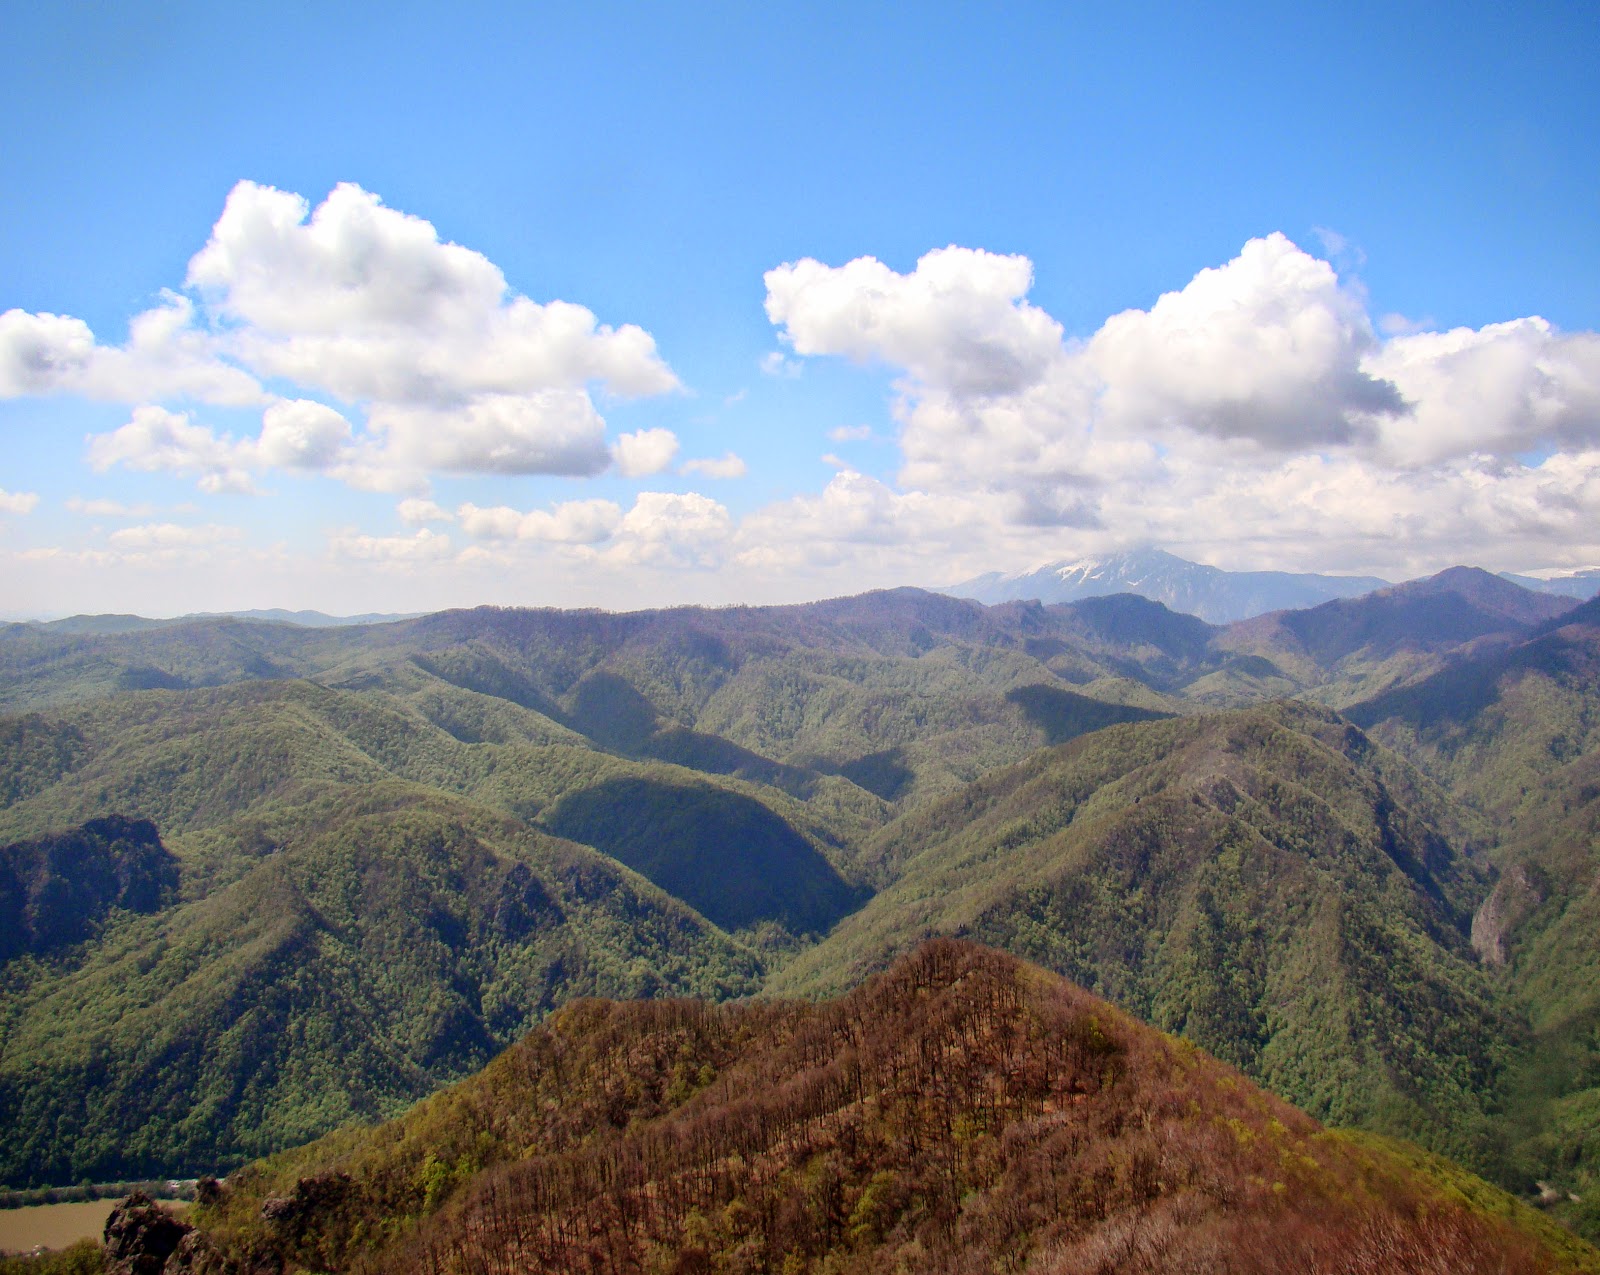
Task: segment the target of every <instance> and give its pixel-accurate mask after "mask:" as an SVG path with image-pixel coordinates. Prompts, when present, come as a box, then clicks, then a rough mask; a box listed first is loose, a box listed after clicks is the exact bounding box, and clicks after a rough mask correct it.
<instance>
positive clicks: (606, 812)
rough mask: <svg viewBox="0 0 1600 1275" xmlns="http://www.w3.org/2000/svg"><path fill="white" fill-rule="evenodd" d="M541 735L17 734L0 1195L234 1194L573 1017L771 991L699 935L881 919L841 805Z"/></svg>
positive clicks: (91, 726)
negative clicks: (134, 865) (168, 1178)
mask: <svg viewBox="0 0 1600 1275" xmlns="http://www.w3.org/2000/svg"><path fill="white" fill-rule="evenodd" d="M462 694H463V695H467V694H468V693H465V692H463V693H462ZM522 712H523V710H519V709H516V708H515V706H512V705H505V706H504V711H502V712H499V713H498V714H495V715H494V721H495V724H496V726H497V733H500V734H502V735H504V736H509V737H510V740H509V742H505V743H490V742H476V743H467V742H464V741H463V740H462V739H460V738H457V737H456V736H455V735H452V734H450V733H448V732H447V731H445V730H443V729H441V728H440V727H438V726H436V725H434V724H433V722H431V721H430V720H428V718H427V717H426V716H424V714H423V713H422V712H421V711H420V710H418V709H417V708H416V707H415V706H414V705H412V704H409V703H406V702H404V701H401V700H398V699H396V698H394V697H392V696H388V695H384V694H382V693H378V692H372V691H367V692H350V691H335V690H330V689H328V688H326V687H321V686H318V685H315V684H312V683H307V682H293V681H278V682H258V683H247V684H243V685H239V686H232V687H224V688H219V689H212V690H197V691H186V692H167V691H151V692H141V693H135V694H124V695H120V696H114V697H111V698H109V699H106V700H98V701H91V702H88V703H85V704H81V705H78V706H75V707H74V708H72V709H71V710H69V714H68V716H69V720H62V719H55V718H46V717H44V716H41V715H33V716H30V717H27V718H24V719H20V720H14V721H13V723H12V725H13V727H14V729H13V730H12V732H11V733H12V735H13V736H14V737H15V738H16V739H17V740H18V741H19V743H20V744H21V745H22V746H19V747H18V748H17V749H16V750H15V752H14V753H11V752H8V753H6V754H4V755H3V756H0V776H4V775H5V773H6V767H7V766H13V765H14V767H15V769H14V772H13V773H12V774H11V777H10V780H9V787H10V788H11V789H12V790H13V791H16V792H19V793H23V792H25V793H26V795H25V796H22V797H21V798H20V800H17V801H15V802H13V803H11V804H10V805H8V806H6V807H5V808H3V809H0V836H8V837H12V838H18V839H22V838H31V840H26V841H23V842H22V843H21V844H19V845H18V846H15V847H13V848H11V849H9V850H7V851H5V852H4V854H0V860H3V863H4V865H5V866H4V869H3V870H0V915H4V916H5V917H10V918H11V919H12V920H16V919H17V917H20V918H21V919H20V921H18V922H17V924H16V926H15V927H14V928H13V930H12V931H11V933H10V935H9V936H8V937H10V938H20V941H21V946H22V948H23V949H25V950H24V951H23V952H22V953H21V954H18V955H15V956H14V957H13V959H11V960H9V961H7V962H5V964H4V965H3V966H0V969H3V979H0V1122H3V1124H4V1126H5V1127H6V1129H7V1131H8V1133H9V1134H10V1135H11V1136H10V1137H8V1139H7V1140H6V1145H5V1147H4V1148H3V1149H0V1181H8V1182H12V1183H17V1184H22V1183H30V1182H60V1181H76V1180H78V1179H79V1178H81V1177H82V1176H84V1175H90V1176H94V1177H97V1178H105V1177H122V1176H126V1175H128V1174H143V1173H151V1172H155V1173H162V1174H171V1173H176V1172H181V1171H183V1170H185V1169H188V1170H196V1169H206V1168H212V1167H215V1166H217V1165H219V1164H226V1163H229V1162H237V1160H238V1159H240V1158H242V1157H244V1156H246V1155H250V1154H259V1153H261V1152H263V1151H265V1150H267V1149H270V1148H271V1147H274V1146H282V1145H285V1144H286V1143H288V1142H292V1141H297V1140H303V1139H304V1138H305V1137H308V1136H311V1135H313V1134H315V1133H317V1132H320V1131H321V1130H324V1129H326V1128H329V1127H332V1126H333V1125H334V1124H337V1123H339V1122H341V1121H345V1120H350V1119H357V1118H372V1117H374V1116H377V1115H381V1114H385V1113H388V1112H392V1111H393V1110H395V1109H396V1108H397V1107H398V1106H400V1105H403V1104H404V1103H406V1102H409V1101H411V1100H413V1099H415V1098H416V1097H418V1096H420V1095H421V1094H424V1093H426V1092H429V1091H430V1090H431V1089H432V1088H434V1087H436V1086H437V1085H438V1084H439V1083H441V1082H442V1081H444V1080H448V1079H450V1078H453V1077H455V1076H459V1075H462V1074H464V1073H465V1072H467V1071H469V1070H471V1069H472V1068H473V1067H475V1066H477V1065H480V1064H481V1063H482V1061H483V1060H484V1059H485V1058H487V1057H488V1056H489V1054H490V1053H492V1052H493V1051H494V1050H495V1049H498V1048H500V1047H502V1046H504V1045H505V1044H506V1043H508V1041H509V1040H510V1039H512V1038H513V1037H514V1036H515V1034H517V1033H519V1032H521V1031H522V1030H525V1028H526V1027H527V1026H528V1024H530V1023H531V1022H533V1021H535V1020H536V1019H537V1018H538V1017H539V1016H540V1015H541V1014H543V1013H545V1012H547V1011H548V1010H549V1009H550V1008H552V1007H553V1006H555V1005H557V1004H560V1003H563V1002H564V1001H565V1000H567V999H570V998H571V997H572V996H575V995H587V994H594V993H597V992H605V993H608V994H615V995H656V994H669V993H681V992H687V991H694V992H698V993H703V994H707V995H734V994H739V993H743V992H748V991H750V990H753V989H754V987H755V986H756V983H757V979H758V977H759V975H760V973H761V969H762V959H763V958H762V957H761V956H759V955H758V954H757V953H756V951H754V950H753V949H752V948H751V947H750V946H749V945H748V944H747V943H746V942H744V941H741V940H739V939H734V938H730V937H729V936H728V935H727V934H726V933H725V932H724V931H723V930H722V929H721V928H719V927H718V925H717V924H715V923H714V922H711V921H708V920H707V919H706V917H705V915H704V914H703V913H701V912H699V911H696V910H693V906H692V905H697V906H698V907H700V908H703V909H704V910H705V912H707V913H711V914H713V915H715V916H716V917H718V918H719V919H720V920H722V921H725V922H726V923H727V924H728V925H729V926H747V927H754V929H753V931H752V933H751V934H750V935H749V936H748V937H750V938H751V939H753V940H759V941H761V942H777V943H779V944H780V945H782V944H784V943H792V942H793V941H794V940H793V937H792V933H791V931H795V932H798V931H804V930H823V929H826V928H827V926H828V925H830V924H831V923H832V922H833V920H835V919H836V918H837V917H838V916H839V915H841V914H842V913H843V912H844V911H845V910H847V909H849V908H850V907H853V906H855V904H856V902H857V901H858V899H859V897H860V896H859V893H858V890H857V888H856V887H855V886H853V885H852V884H850V883H849V882H848V881H847V880H846V879H845V877H844V876H843V875H842V874H841V872H842V870H844V871H848V870H849V867H850V857H849V850H848V847H849V845H850V843H851V841H852V838H853V835H854V832H855V831H856V829H857V822H856V821H858V820H859V819H861V818H862V816H861V814H860V812H859V811H854V812H853V811H852V809H851V808H850V807H849V806H848V805H847V804H844V803H840V802H834V803H832V804H828V803H826V802H823V803H822V804H821V805H819V806H818V807H816V808H813V807H812V806H808V805H807V804H805V803H802V802H800V801H798V800H796V799H795V798H793V797H791V796H789V795H788V794H786V793H784V792H782V791H780V790H776V789H770V788H762V787H760V786H758V785H751V784H747V783H744V782H742V781H739V780H735V779H722V778H716V777H708V776H705V775H701V774H698V773H696V772H692V771H686V770H682V769H680V768H677V767H671V766H666V765H663V764H660V763H637V762H632V761H628V760H626V759H622V758H618V757H614V756H609V755H607V754H604V753H601V752H598V751H595V750H594V749H592V748H588V747H579V746H575V745H571V744H544V743H528V742H522V741H518V740H517V739H516V738H515V735H516V733H517V731H516V729H515V728H517V727H518V726H519V725H520V726H525V727H527V732H526V733H532V734H535V735H537V734H538V733H539V726H538V723H539V720H540V719H537V718H534V717H532V716H531V715H526V714H525V715H524V717H523V718H519V717H518V716H517V714H518V713H522ZM484 717H485V715H480V718H484ZM818 786H819V788H820V789H822V790H824V795H826V791H827V790H829V789H830V787H837V788H840V789H851V790H852V791H855V792H856V793H857V794H858V795H859V798H860V800H861V801H862V802H865V803H867V804H868V805H869V806H877V805H881V803H878V802H877V800H876V799H875V798H871V797H869V796H868V795H867V794H865V793H861V792H860V791H859V790H855V789H853V788H852V786H851V785H849V784H848V783H846V781H843V780H840V779H835V778H830V777H823V778H822V779H820V780H819V785H818ZM623 791H625V792H626V794H627V800H626V802H625V804H624V805H623V806H622V807H620V808H618V807H617V806H616V805H615V803H614V801H613V798H614V797H615V796H616V795H617V794H618V793H619V792H623ZM106 810H119V811H125V812H127V814H128V816H135V817H138V818H141V819H148V820H153V821H154V823H155V826H156V827H159V828H160V829H162V830H163V836H164V837H165V841H166V845H167V847H168V848H170V850H171V851H172V855H173V856H174V858H175V864H176V869H177V872H175V873H174V872H169V873H168V877H174V876H175V877H176V878H177V879H176V880H172V879H168V877H161V876H160V874H159V873H156V874H155V877H152V878H151V879H152V880H154V881H155V886H154V887H153V888H152V889H149V890H143V891H142V892H141V891H140V890H137V889H135V888H134V886H135V885H137V884H138V883H137V882H135V881H134V880H133V877H134V876H137V875H138V874H137V873H130V872H129V871H125V870H124V869H126V868H129V866H130V864H129V863H126V862H123V859H124V858H126V857H127V856H123V858H117V857H116V856H115V855H110V854H102V855H101V857H102V858H105V859H106V862H105V863H104V864H99V863H98V860H95V861H94V862H90V860H91V859H93V855H88V854H87V851H85V852H84V853H79V851H80V850H83V847H84V846H85V845H87V846H88V847H89V849H90V850H94V851H95V852H96V853H99V852H100V851H101V850H102V849H103V847H101V846H100V842H102V841H105V839H106V838H105V836H104V835H102V834H107V833H109V832H110V831H113V829H112V825H113V824H117V826H119V827H123V828H124V829H126V828H133V829H135V830H141V829H143V830H148V831H149V832H150V834H151V836H153V835H154V829H153V828H152V827H151V826H150V825H149V824H140V823H128V822H127V821H126V820H122V821H121V822H120V823H118V821H116V820H111V819H107V818H105V817H103V812H104V811H106ZM691 815H695V816H696V817H690V816H691ZM700 815H705V816H706V817H704V818H702V817H699V816H700ZM713 816H714V817H713ZM84 820H88V822H87V823H86V824H85V826H84V828H83V829H82V830H81V831H80V832H78V833H74V834H61V833H60V832H59V830H61V829H63V828H64V827H66V826H68V825H70V824H72V823H75V822H82V821H84ZM628 821H632V822H631V823H630V822H628ZM869 822H875V821H874V820H869ZM546 828H552V829H558V830H559V831H560V832H561V833H563V834H565V835H566V836H567V837H569V838H570V837H580V836H581V837H583V838H584V839H586V840H588V841H591V842H594V843H596V844H597V845H598V847H599V849H598V850H596V849H590V848H585V847H583V846H579V845H576V844H573V843H572V842H571V841H561V840H556V839H554V838H553V837H552V836H550V835H548V834H547V832H546V831H545V829H546ZM52 830H56V831H52ZM141 835H142V834H141ZM630 837H631V838H632V841H631V842H629V838H630ZM41 838H42V839H41ZM97 838H98V840H97ZM641 838H645V839H647V840H648V851H649V854H648V856H646V857H641V856H639V855H636V854H633V853H631V852H630V848H629V847H630V845H633V846H638V845H639V844H640V840H641ZM122 839H123V840H126V839H127V838H126V837H123V838H122ZM113 840H115V838H113ZM51 847H53V849H51ZM112 849H116V847H115V846H113V847H112ZM601 851H604V852H605V853H602V852H601ZM69 852H70V853H69ZM118 853H119V854H120V851H118ZM165 853H166V852H165V850H163V851H161V854H162V855H165ZM86 855H87V857H86ZM52 856H53V857H52ZM613 856H615V857H613ZM619 858H620V859H622V860H627V861H632V862H636V863H638V865H639V867H640V869H641V870H642V871H643V872H644V873H645V874H646V875H648V876H650V877H652V878H654V879H655V880H656V881H657V882H658V883H660V885H661V886H663V887H665V889H666V890H669V891H672V890H676V891H678V892H680V893H681V894H682V895H687V896H690V897H691V902H685V901H683V899H682V898H674V897H672V896H671V895H670V894H668V893H664V892H663V890H662V889H661V888H658V887H657V886H656V885H652V884H650V882H649V881H647V880H645V879H644V877H641V876H639V875H636V874H635V873H634V872H632V871H630V870H629V869H628V868H627V867H625V866H623V864H622V863H621V862H619V861H618V859H619ZM69 859H70V860H72V862H71V863H70V864H69V863H67V862H66V860H69ZM56 860H62V866H61V870H59V871H58V870H56V869H55V868H54V867H52V866H51V865H52V864H54V863H55V862H56ZM164 862H165V863H166V867H167V868H168V869H170V868H172V867H173V863H171V862H167V861H164ZM97 864H98V867H97ZM158 866H160V865H158ZM100 868H103V869H104V871H100V870H99V869H100ZM752 868H754V873H753V874H752V871H751V869H752ZM68 869H70V871H71V879H70V880H69V875H68ZM740 869H742V870H743V871H744V873H745V875H744V876H742V877H741V876H740V874H739V870H740ZM96 872H98V877H96V875H95V873H96ZM145 876H146V877H151V874H150V873H145ZM99 878H104V880H99ZM123 878H127V880H124V879H123ZM156 878H159V879H158V880H157V879H156ZM69 885H71V886H74V887H81V888H78V889H77V893H76V894H74V893H73V891H72V890H69V889H68V888H67V887H68V886H69ZM752 885H753V886H754V887H756V888H755V889H753V890H752V888H751V887H752ZM102 886H103V887H104V888H101V887H102ZM77 894H82V895H83V897H82V898H81V899H80V898H77ZM146 896H149V897H146ZM12 913H15V914H16V916H15V917H13V916H12ZM8 952H9V949H8ZM89 1094H92V1095H94V1098H93V1100H92V1101H86V1100H85V1095H89Z"/></svg>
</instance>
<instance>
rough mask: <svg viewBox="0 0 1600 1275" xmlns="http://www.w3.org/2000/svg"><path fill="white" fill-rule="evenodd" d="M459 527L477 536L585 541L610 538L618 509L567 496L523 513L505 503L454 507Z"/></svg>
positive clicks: (604, 502) (609, 503) (619, 516)
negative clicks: (543, 506)
mask: <svg viewBox="0 0 1600 1275" xmlns="http://www.w3.org/2000/svg"><path fill="white" fill-rule="evenodd" d="M456 516H457V517H458V518H459V519H460V522H461V529H462V530H463V531H465V532H466V533H467V534H468V535H469V536H475V537H477V538H478V539H480V540H539V541H546V542H550V543H555V544H572V545H589V544H597V543H599V542H600V541H602V540H608V539H610V538H611V537H612V536H613V535H614V534H616V531H617V529H618V527H620V526H621V525H622V509H621V508H620V507H619V506H618V505H616V504H614V503H613V502H612V501H609V500H569V501H565V502H563V503H562V504H558V505H556V506H554V507H553V508H551V509H548V510H546V509H534V510H531V511H529V512H527V513H523V512H522V511H520V510H517V509H512V508H510V507H509V506H506V505H496V506H493V507H491V508H487V509H484V508H479V507H478V506H477V505H473V504H465V505H462V506H461V508H460V509H458V510H457V511H456Z"/></svg>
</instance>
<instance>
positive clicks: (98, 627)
mask: <svg viewBox="0 0 1600 1275" xmlns="http://www.w3.org/2000/svg"><path fill="white" fill-rule="evenodd" d="M418 614H419V612H416V611H409V612H405V613H397V614H389V613H386V612H377V611H374V612H369V613H368V614H366V615H328V614H326V613H325V612H322V611H285V610H284V609H283V608H282V607H271V608H268V609H266V610H255V611H195V612H191V613H190V614H189V615H180V616H174V617H173V618H172V619H169V620H152V619H150V618H149V617H147V616H143V615H69V616H66V617H64V618H63V619H60V620H42V621H25V623H36V624H38V625H39V626H40V627H41V628H46V629H53V630H55V631H56V632H58V633H82V634H110V633H138V632H140V631H142V630H144V629H161V628H166V627H167V626H169V625H173V624H184V623H187V622H188V621H190V620H255V621H258V622H260V623H262V624H297V625H299V626H300V627H301V628H303V629H331V628H340V627H343V626H345V625H350V624H388V623H389V622H390V621H392V620H412V619H415V618H416V617H417V615H418Z"/></svg>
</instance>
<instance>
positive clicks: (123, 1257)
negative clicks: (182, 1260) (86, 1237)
mask: <svg viewBox="0 0 1600 1275" xmlns="http://www.w3.org/2000/svg"><path fill="white" fill-rule="evenodd" d="M193 1229H194V1228H193V1227H191V1226H190V1225H189V1224H188V1223H187V1222H183V1221H180V1220H179V1219H178V1218H176V1217H174V1216H173V1215H172V1214H171V1213H169V1212H168V1211H167V1210H166V1209H164V1208H162V1207H161V1206H160V1205H159V1204H157V1203H156V1202H155V1201H154V1200H152V1199H151V1198H150V1197H149V1196H148V1195H145V1194H144V1193H143V1192H142V1191H135V1192H134V1193H133V1194H132V1195H130V1196H129V1197H128V1198H127V1199H126V1200H124V1201H123V1202H122V1203H121V1204H119V1205H117V1207H116V1208H114V1209H112V1210H111V1216H110V1217H108V1218H107V1219H106V1229H105V1245H106V1275H163V1273H164V1272H165V1271H166V1269H167V1259H168V1258H169V1257H171V1256H172V1255H173V1254H174V1253H175V1252H177V1250H178V1246H179V1245H180V1244H181V1243H182V1242H183V1240H184V1239H185V1237H186V1236H188V1235H189V1234H190V1233H191V1232H192V1231H193ZM185 1269H188V1268H185ZM206 1275H224V1272H222V1271H208V1272H207V1273H206Z"/></svg>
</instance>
